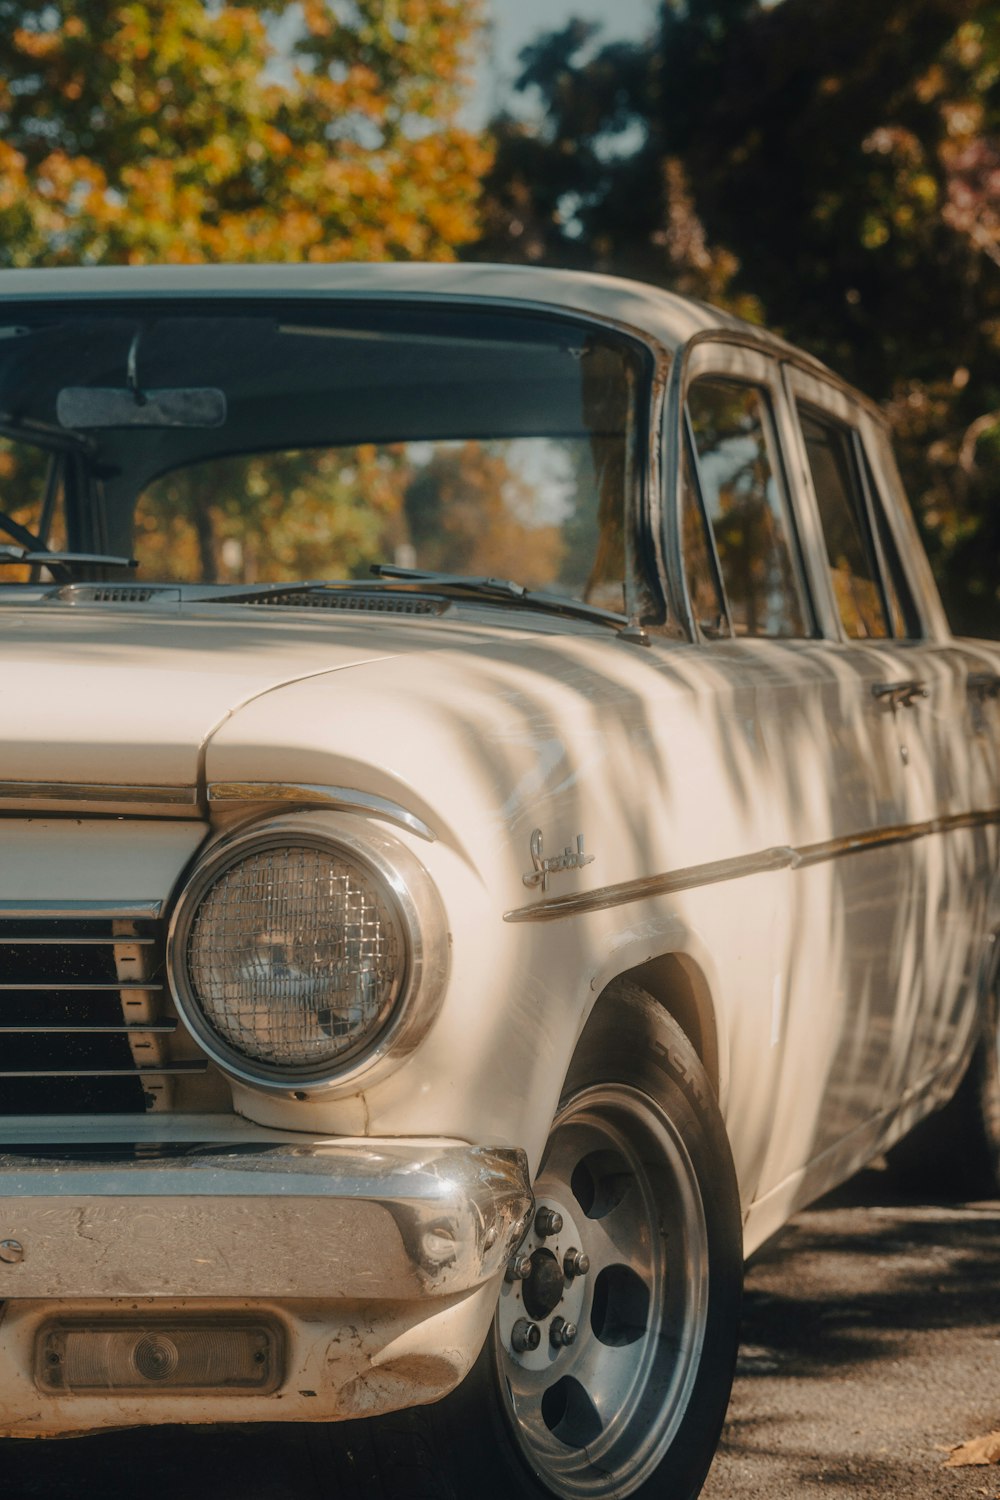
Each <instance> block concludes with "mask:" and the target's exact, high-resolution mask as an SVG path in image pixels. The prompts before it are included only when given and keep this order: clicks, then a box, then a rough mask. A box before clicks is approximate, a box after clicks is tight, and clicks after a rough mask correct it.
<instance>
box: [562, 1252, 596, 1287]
mask: <svg viewBox="0 0 1000 1500" xmlns="http://www.w3.org/2000/svg"><path fill="white" fill-rule="evenodd" d="M589 1270H590V1256H589V1255H585V1254H584V1253H583V1251H582V1250H567V1251H566V1254H565V1255H564V1256H563V1272H564V1273H565V1275H567V1276H568V1277H569V1279H570V1281H572V1280H573V1277H574V1276H586V1274H587V1272H588V1271H589Z"/></svg>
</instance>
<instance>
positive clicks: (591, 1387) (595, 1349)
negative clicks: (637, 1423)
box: [566, 1338, 645, 1428]
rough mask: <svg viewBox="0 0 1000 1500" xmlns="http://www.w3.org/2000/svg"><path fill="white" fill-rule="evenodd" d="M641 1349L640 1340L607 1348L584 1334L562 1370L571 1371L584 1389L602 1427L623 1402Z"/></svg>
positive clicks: (628, 1391) (640, 1355)
mask: <svg viewBox="0 0 1000 1500" xmlns="http://www.w3.org/2000/svg"><path fill="white" fill-rule="evenodd" d="M644 1349H645V1344H644V1342H643V1341H640V1342H639V1343H638V1344H637V1345H634V1346H628V1347H626V1348H622V1349H610V1348H608V1346H607V1345H606V1344H601V1343H598V1341H597V1339H594V1338H588V1339H586V1340H585V1341H584V1342H583V1343H582V1344H581V1347H580V1351H579V1354H578V1355H577V1356H576V1358H575V1359H574V1360H573V1362H572V1364H571V1365H569V1366H568V1368H567V1370H566V1374H568V1375H572V1377H573V1379H574V1380H577V1381H578V1382H579V1383H580V1385H581V1386H582V1387H583V1389H584V1391H586V1393H587V1397H588V1399H589V1401H590V1404H591V1406H592V1407H593V1408H594V1410H595V1411H596V1412H597V1415H598V1416H599V1417H600V1419H601V1426H602V1428H604V1427H607V1426H608V1424H609V1423H610V1422H611V1421H612V1420H613V1418H614V1416H615V1413H616V1412H619V1411H621V1410H622V1408H623V1407H624V1406H625V1404H626V1402H627V1400H628V1396H629V1393H630V1391H631V1390H632V1387H633V1385H634V1384H635V1380H636V1376H637V1373H638V1371H639V1369H640V1366H641V1364H642V1353H643V1351H644Z"/></svg>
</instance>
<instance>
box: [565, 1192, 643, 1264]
mask: <svg viewBox="0 0 1000 1500" xmlns="http://www.w3.org/2000/svg"><path fill="white" fill-rule="evenodd" d="M643 1210H644V1205H643V1203H642V1192H641V1189H640V1187H639V1184H638V1183H636V1184H635V1185H634V1187H633V1188H632V1189H631V1190H630V1192H629V1194H628V1196H627V1198H625V1199H623V1200H622V1202H621V1203H620V1204H619V1205H618V1207H617V1208H614V1209H612V1211H611V1212H610V1213H609V1214H607V1215H606V1216H605V1217H604V1218H603V1219H586V1220H585V1221H584V1222H583V1224H582V1226H581V1230H580V1233H581V1235H582V1236H583V1239H584V1245H583V1249H584V1250H585V1251H586V1252H587V1254H588V1255H589V1256H590V1266H591V1272H590V1274H591V1276H596V1275H597V1274H599V1272H601V1271H603V1270H604V1269H605V1268H606V1267H608V1266H617V1265H627V1266H630V1267H631V1268H632V1269H633V1270H634V1271H636V1272H637V1273H638V1274H639V1275H640V1276H642V1277H644V1279H646V1280H649V1279H651V1278H652V1275H653V1266H654V1263H655V1252H654V1247H653V1244H652V1240H651V1236H650V1228H649V1220H648V1217H647V1215H646V1213H645V1212H644V1211H643Z"/></svg>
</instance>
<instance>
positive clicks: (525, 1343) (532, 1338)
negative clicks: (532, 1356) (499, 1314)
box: [510, 1318, 576, 1354]
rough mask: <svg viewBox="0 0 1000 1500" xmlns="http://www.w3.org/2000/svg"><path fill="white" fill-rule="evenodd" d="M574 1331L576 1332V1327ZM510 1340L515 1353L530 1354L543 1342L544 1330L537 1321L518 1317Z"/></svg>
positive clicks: (559, 1319) (559, 1320)
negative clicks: (533, 1321)
mask: <svg viewBox="0 0 1000 1500" xmlns="http://www.w3.org/2000/svg"><path fill="white" fill-rule="evenodd" d="M556 1321H557V1322H561V1321H562V1319H561V1318H558V1319H557V1320H556ZM573 1333H574V1335H575V1334H576V1329H575V1328H574V1329H573ZM510 1342H511V1347H512V1348H513V1350H514V1353H515V1354H529V1353H530V1352H531V1350H532V1349H537V1348H538V1346H539V1344H540V1343H541V1342H542V1330H541V1329H540V1328H539V1326H538V1324H537V1323H532V1322H530V1321H529V1320H528V1319H527V1318H518V1320H517V1322H516V1323H515V1324H514V1326H513V1328H512V1329H511V1330H510Z"/></svg>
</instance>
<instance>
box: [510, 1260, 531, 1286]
mask: <svg viewBox="0 0 1000 1500" xmlns="http://www.w3.org/2000/svg"><path fill="white" fill-rule="evenodd" d="M530 1275H531V1256H530V1255H512V1256H511V1258H510V1260H509V1261H508V1262H507V1280H508V1281H523V1280H524V1278H525V1277H526V1276H530Z"/></svg>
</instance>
